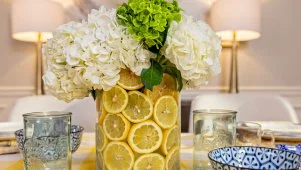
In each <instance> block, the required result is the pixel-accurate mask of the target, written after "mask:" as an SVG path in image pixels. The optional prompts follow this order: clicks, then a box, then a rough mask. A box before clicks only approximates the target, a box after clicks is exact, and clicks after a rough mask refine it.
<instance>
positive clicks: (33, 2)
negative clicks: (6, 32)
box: [11, 0, 64, 95]
mask: <svg viewBox="0 0 301 170" xmlns="http://www.w3.org/2000/svg"><path fill="white" fill-rule="evenodd" d="M63 13H64V12H63V7H62V6H61V4H59V3H57V2H54V1H51V0H14V1H13V2H12V8H11V24H12V25H11V26H12V37H13V39H16V40H19V41H26V42H34V43H36V47H37V48H36V49H37V51H36V54H37V59H36V94H37V95H41V94H44V88H43V81H42V74H43V62H42V61H43V58H42V53H41V46H42V43H43V42H45V41H46V40H47V39H48V38H51V37H52V34H51V32H52V31H53V30H54V29H55V28H56V27H57V26H59V25H60V24H63V23H64V17H63V16H64V15H63Z"/></svg>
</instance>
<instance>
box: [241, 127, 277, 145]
mask: <svg viewBox="0 0 301 170" xmlns="http://www.w3.org/2000/svg"><path fill="white" fill-rule="evenodd" d="M236 134H237V137H236V145H238V146H266V147H274V146H275V137H274V133H273V132H272V131H271V130H263V129H262V127H261V125H260V124H259V123H255V122H238V123H237V127H236ZM263 136H264V137H266V138H265V139H264V140H262V137H263Z"/></svg>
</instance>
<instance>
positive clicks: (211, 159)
mask: <svg viewBox="0 0 301 170" xmlns="http://www.w3.org/2000/svg"><path fill="white" fill-rule="evenodd" d="M234 147H241V148H264V149H272V150H279V151H282V152H286V153H290V154H294V155H297V156H300V157H301V155H299V154H296V153H293V152H288V151H284V150H281V149H278V148H269V147H262V146H228V147H221V148H216V149H213V150H211V151H210V152H209V153H208V154H207V156H208V158H209V159H210V161H214V162H217V163H219V164H221V165H225V166H229V167H232V168H236V169H237V168H240V169H249V170H261V169H251V168H246V167H237V166H233V165H229V164H225V163H222V162H219V161H217V160H215V159H213V158H211V157H210V154H211V153H212V152H214V151H217V150H220V149H226V148H229V149H231V148H234ZM287 170H295V169H287Z"/></svg>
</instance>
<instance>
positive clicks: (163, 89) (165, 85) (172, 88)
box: [144, 74, 179, 103]
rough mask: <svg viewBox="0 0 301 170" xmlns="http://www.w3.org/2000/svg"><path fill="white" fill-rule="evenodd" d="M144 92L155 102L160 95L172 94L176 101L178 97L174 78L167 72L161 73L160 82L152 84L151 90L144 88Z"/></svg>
mask: <svg viewBox="0 0 301 170" xmlns="http://www.w3.org/2000/svg"><path fill="white" fill-rule="evenodd" d="M144 93H145V94H146V95H147V96H148V97H150V98H151V100H152V102H153V103H155V102H156V101H157V100H158V99H159V98H160V97H162V96H166V95H170V96H174V98H175V99H176V101H177V100H178V97H179V93H178V91H177V83H176V80H175V79H174V78H173V77H172V76H171V75H169V74H163V79H162V81H161V83H160V84H159V85H157V86H154V87H153V90H152V91H150V90H148V89H146V90H145V92H144Z"/></svg>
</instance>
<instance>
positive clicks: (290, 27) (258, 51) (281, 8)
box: [0, 0, 301, 120]
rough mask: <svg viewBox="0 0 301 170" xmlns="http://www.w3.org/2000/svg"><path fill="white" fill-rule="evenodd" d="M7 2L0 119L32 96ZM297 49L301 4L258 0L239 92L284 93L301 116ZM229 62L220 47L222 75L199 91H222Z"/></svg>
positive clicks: (24, 49)
mask: <svg viewBox="0 0 301 170" xmlns="http://www.w3.org/2000/svg"><path fill="white" fill-rule="evenodd" d="M10 3H11V0H0V24H1V25H0V120H1V119H4V117H5V115H6V113H7V112H8V111H9V107H10V106H11V104H12V102H13V101H14V100H15V98H18V97H20V96H24V95H28V94H32V92H33V86H34V77H35V75H34V73H35V70H34V69H35V46H34V45H33V44H30V43H23V42H18V41H15V40H12V39H11V36H10V34H11V33H10V18H9V15H10ZM300 50H301V0H265V1H263V3H262V37H261V38H260V39H258V40H254V41H252V42H249V43H248V44H243V45H242V46H241V48H240V50H239V57H238V58H239V77H240V85H241V89H242V91H256V92H257V91H260V92H275V93H279V94H281V95H284V96H286V97H288V98H289V99H290V100H291V101H292V103H293V104H294V106H295V108H296V109H297V111H298V112H299V113H300V115H301V75H300V74H301V67H300V64H301V54H300ZM229 59H230V51H229V50H228V49H225V50H224V51H223V54H222V56H221V60H222V67H223V73H222V74H221V75H220V76H218V77H215V78H214V79H213V81H212V82H211V83H210V84H209V86H208V87H204V89H202V91H204V92H207V91H209V92H211V91H219V90H221V89H225V88H226V86H227V78H228V69H229V66H228V63H229ZM1 109H2V111H1ZM1 113H2V116H1ZM1 117H2V118H1ZM300 117H301V116H300Z"/></svg>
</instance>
